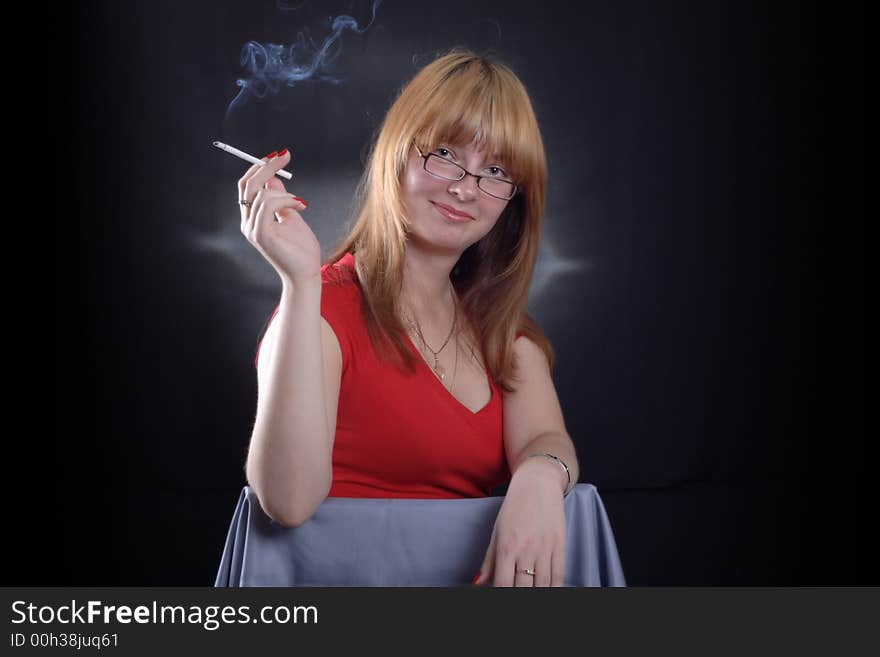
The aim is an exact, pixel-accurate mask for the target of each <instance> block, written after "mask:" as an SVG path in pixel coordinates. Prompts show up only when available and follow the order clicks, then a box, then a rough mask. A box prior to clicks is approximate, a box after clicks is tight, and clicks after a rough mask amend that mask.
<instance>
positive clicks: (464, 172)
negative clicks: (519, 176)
mask: <svg viewBox="0 0 880 657" xmlns="http://www.w3.org/2000/svg"><path fill="white" fill-rule="evenodd" d="M413 146H415V147H416V150H417V151H418V152H419V157H420V158H422V168H424V170H425V173H427V174H428V175H429V176H434V178H439V179H440V180H449V181H455V182H458V181H460V180H464V178H465V176H473V177H474V178H476V179H477V189H479V190H480V191H481V192H483V193H484V194H488V195H489V196H491V197H492V198H497V199H499V200H501V201H509V200H511V199H512V198H513V197H514V196H516V195H517V194H518V193H519V192H520V190H521V189H522V188H521V187H520V186H519V185H517V184H516V183H515V182H514V181H513V180H507V179H505V178H493V177H492V176H478V175H477V174H475V173H471V172H470V171H468V170H467V169H465V168H464V167H463V166H461V165H460V164H456V163H455V162H453V161H452V160H445V159H444V158H442V157H440V156H439V155H435V154H434V153H427V154H426V153H422V149H421V148H419V145H418V144H416V143H415V142H413ZM432 155H433V156H434V157H438V158H440V159H441V160H443V161H444V162H447V163H449V164H452V165H454V166H457V167H458V168H459V169H461V175H460V176H459V177H458V178H446V177H445V176H438V175H437V174H436V173H431V172H430V171H428V158H429V157H431V156H432ZM483 178H486V179H488V180H504V182H509V183H510V184H512V185H513V192H511V194H510V196H506V197H505V196H498V195H497V194H493V193H492V192H487V191H486V190H485V189H483V188H482V187H481V186H480V181H481V180H483Z"/></svg>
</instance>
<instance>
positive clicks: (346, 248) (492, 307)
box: [324, 48, 555, 392]
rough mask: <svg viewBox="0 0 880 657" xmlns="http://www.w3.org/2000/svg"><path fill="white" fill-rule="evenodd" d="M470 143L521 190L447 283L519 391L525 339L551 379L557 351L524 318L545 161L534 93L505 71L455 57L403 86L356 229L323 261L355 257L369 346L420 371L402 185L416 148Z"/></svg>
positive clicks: (373, 153) (490, 358)
mask: <svg viewBox="0 0 880 657" xmlns="http://www.w3.org/2000/svg"><path fill="white" fill-rule="evenodd" d="M474 140H476V141H477V142H481V143H485V144H486V145H487V146H488V147H489V148H490V149H491V150H490V151H489V152H490V153H493V152H497V153H499V154H500V156H501V159H502V161H503V162H504V163H505V164H506V166H507V168H508V170H509V172H510V174H511V177H512V178H513V179H514V180H515V181H516V182H517V183H518V185H519V186H520V188H521V190H520V191H519V192H518V193H517V194H516V195H515V196H514V197H513V199H511V200H510V201H508V204H507V207H506V208H505V210H504V212H503V213H502V214H501V216H500V217H499V219H498V221H497V222H496V224H495V226H494V227H493V229H492V230H491V231H490V232H489V233H488V234H487V235H485V236H484V237H483V238H482V239H480V240H479V241H478V242H476V243H474V244H472V245H471V246H470V247H468V248H467V249H466V250H465V251H464V252H463V253H462V255H461V257H460V258H459V261H458V263H457V264H456V266H455V267H454V269H453V271H452V273H451V274H450V279H451V280H452V283H453V286H454V288H455V291H456V293H457V295H458V297H459V299H460V308H459V312H460V313H463V314H464V317H465V319H466V321H467V325H469V326H471V327H472V328H473V331H474V334H475V337H476V340H477V342H478V346H479V349H480V350H481V352H482V354H483V355H484V358H485V362H486V366H487V368H488V369H489V371H490V372H491V375H492V378H493V379H494V380H495V381H496V383H497V384H498V385H499V386H500V387H501V388H502V389H503V390H504V391H506V392H511V391H513V390H515V389H514V388H513V387H512V385H511V383H512V381H513V380H514V378H515V377H514V370H515V357H514V353H513V341H514V339H515V337H516V334H517V332H521V333H523V334H524V335H525V336H527V337H528V338H530V339H531V340H533V341H534V342H535V343H536V344H537V345H538V346H539V347H540V348H541V349H542V350H543V351H544V353H545V355H546V357H547V360H548V363H549V366H550V370H551V372H552V370H553V367H554V364H555V354H554V350H553V347H552V345H551V344H550V341H549V340H548V339H547V337H546V336H545V335H544V333H543V331H541V329H540V328H538V326H537V324H536V323H535V322H534V321H533V320H532V318H531V317H530V316H529V315H528V314H527V312H526V310H527V305H528V291H529V286H530V284H531V280H532V274H533V272H534V269H535V262H536V260H537V256H538V246H539V243H540V239H541V223H542V220H543V214H544V203H545V196H546V188H547V163H546V156H545V154H544V144H543V140H542V139H541V132H540V129H539V127H538V122H537V119H536V118H535V113H534V110H533V109H532V104H531V101H530V100H529V96H528V93H527V92H526V89H525V87H524V86H523V84H522V82H520V80H519V78H517V76H516V75H515V74H514V73H513V72H512V71H511V70H510V69H509V68H507V67H506V66H504V65H503V64H500V63H497V62H494V61H490V60H489V59H488V58H487V57H483V56H478V55H476V54H474V53H473V52H471V51H469V50H464V49H461V48H455V49H453V50H452V51H450V52H448V53H447V54H445V55H442V56H440V57H438V58H437V59H435V60H434V61H433V62H431V63H430V64H428V65H427V66H425V67H424V68H423V69H422V70H421V71H419V72H418V73H417V74H416V75H415V77H414V78H413V79H412V80H411V81H410V82H409V83H408V84H407V85H406V86H405V87H403V89H402V90H401V91H400V92H399V94H398V96H397V98H396V100H395V101H394V103H393V104H392V106H391V108H390V109H389V110H388V114H387V115H386V116H385V120H384V122H383V123H382V125H381V126H380V128H379V130H378V136H376V138H375V140H374V143H373V145H372V147H371V149H370V153H369V156H368V162H367V166H366V168H365V170H364V174H363V177H362V178H361V181H360V183H359V185H358V188H357V206H356V210H355V214H354V217H353V227H352V228H351V229H350V230H349V232H348V234H347V235H346V236H345V237H344V238H342V240H341V241H340V243H339V245H338V246H337V248H336V249H335V251H333V252H332V253H331V254H330V255H328V257H327V258H326V259H325V260H324V264H333V263H336V262H337V261H338V260H339V259H340V258H342V257H343V256H344V255H345V254H346V253H347V252H351V253H353V254H356V258H355V259H356V267H357V275H358V278H359V279H360V283H361V289H362V293H363V301H364V303H363V306H364V316H365V319H366V322H367V328H368V331H369V335H370V340H371V342H372V343H373V346H374V348H375V349H376V352H377V354H379V356H380V358H382V359H386V360H391V361H392V362H394V363H395V364H396V365H397V366H401V365H402V366H405V367H406V368H407V370H408V371H410V372H414V371H415V363H416V360H415V357H414V356H413V354H412V352H411V351H410V350H409V348H408V347H407V341H406V337H405V336H406V333H405V330H404V328H403V326H402V323H401V321H400V316H401V315H400V293H401V289H402V283H403V266H404V256H405V244H406V241H407V228H408V225H409V224H408V218H407V216H406V214H405V206H404V204H403V202H402V199H401V189H400V188H401V178H402V175H403V173H404V169H405V166H406V163H407V159H408V157H409V153H410V149H411V148H412V145H413V142H414V141H415V142H416V143H417V144H418V145H419V148H421V149H422V151H423V152H428V151H430V150H433V149H434V148H435V147H436V146H437V145H438V144H439V143H441V142H445V143H449V142H453V143H469V142H471V141H474ZM473 347H474V345H472V348H473Z"/></svg>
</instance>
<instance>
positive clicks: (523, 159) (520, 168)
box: [412, 61, 540, 184]
mask: <svg viewBox="0 0 880 657" xmlns="http://www.w3.org/2000/svg"><path fill="white" fill-rule="evenodd" d="M519 86H520V85H518V84H515V79H507V76H505V75H504V74H503V73H500V72H499V71H497V70H494V69H492V68H489V67H486V66H483V65H482V64H480V63H479V62H477V61H472V62H467V63H466V64H463V65H461V66H459V67H456V68H455V69H453V70H452V71H450V72H449V74H448V75H447V76H445V78H444V79H443V80H441V81H440V82H439V84H437V85H436V86H435V87H434V89H433V90H432V93H430V94H429V95H428V97H427V98H426V99H425V100H424V102H423V103H422V104H421V109H420V111H419V112H418V113H417V115H416V116H413V117H412V122H413V124H414V125H415V126H416V127H415V132H414V134H415V140H416V142H417V143H418V144H419V146H420V147H421V148H423V149H424V148H427V149H428V150H434V149H435V148H436V147H437V146H439V145H440V144H442V143H446V144H450V145H452V144H459V145H461V144H471V143H476V144H478V145H479V146H485V147H486V148H487V155H486V157H487V158H488V159H489V160H491V161H492V162H498V163H499V164H502V165H503V166H504V167H505V169H506V170H507V171H508V172H509V173H510V176H511V177H512V178H513V179H514V180H515V181H516V182H517V183H519V184H527V182H528V179H529V178H530V177H531V175H530V174H531V173H532V172H533V171H534V166H535V165H536V164H537V159H538V158H537V157H536V153H535V152H534V151H535V141H534V140H532V139H529V136H530V135H531V133H532V132H533V131H534V130H537V125H535V126H534V128H533V127H532V124H533V123H534V120H533V119H532V117H530V116H529V115H528V114H527V113H526V112H524V111H523V106H524V105H523V100H525V102H526V105H525V106H526V107H528V97H527V96H525V94H524V92H521V91H520V89H519V88H518V87H519ZM523 96H525V98H523ZM538 143H540V139H539V141H538Z"/></svg>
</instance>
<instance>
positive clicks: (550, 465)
mask: <svg viewBox="0 0 880 657" xmlns="http://www.w3.org/2000/svg"><path fill="white" fill-rule="evenodd" d="M531 454H553V455H554V456H558V457H559V458H560V459H562V460H563V461H565V464H566V465H567V466H568V470H569V473H570V474H571V484H569V483H568V476H566V474H565V469H564V468H563V467H562V466H561V465H560V464H559V463H558V462H556V461H555V460H553V459H549V458H547V457H534V458H530V455H531ZM511 474H512V477H513V478H516V477H517V476H518V475H519V476H527V475H528V476H537V477H542V478H547V479H550V480H553V481H557V482H558V485H559V488H560V490H561V491H563V492H565V491H567V490H570V489H571V488H572V487H573V486H574V485H575V483H576V482H577V481H578V479H579V477H580V466H579V464H578V460H577V452H576V451H575V447H574V443H572V441H571V438H569V436H568V435H567V434H562V433H544V434H541V435H539V436H536V437H535V438H533V439H532V440H531V441H530V442H528V443H527V444H526V446H525V447H524V448H523V449H522V451H521V452H520V453H519V455H518V456H517V459H516V462H515V463H514V464H513V467H512V468H511Z"/></svg>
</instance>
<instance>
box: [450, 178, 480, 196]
mask: <svg viewBox="0 0 880 657" xmlns="http://www.w3.org/2000/svg"><path fill="white" fill-rule="evenodd" d="M448 190H449V193H450V194H455V195H456V196H458V198H460V199H461V200H463V201H466V200H472V199H474V198H476V197H477V195H478V194H479V193H480V188H479V187H477V178H476V176H473V175H471V174H469V173H465V174H464V178H462V179H461V180H453V181H452V182H451V183H449V188H448Z"/></svg>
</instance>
